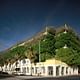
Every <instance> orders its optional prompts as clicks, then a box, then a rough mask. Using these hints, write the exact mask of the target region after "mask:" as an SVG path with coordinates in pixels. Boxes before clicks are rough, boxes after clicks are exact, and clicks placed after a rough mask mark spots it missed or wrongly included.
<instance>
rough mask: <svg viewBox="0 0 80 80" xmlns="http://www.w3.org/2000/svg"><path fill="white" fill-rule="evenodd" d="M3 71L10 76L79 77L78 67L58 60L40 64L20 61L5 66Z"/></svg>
mask: <svg viewBox="0 0 80 80" xmlns="http://www.w3.org/2000/svg"><path fill="white" fill-rule="evenodd" d="M16 63H17V64H16ZM2 71H3V72H8V73H9V74H13V73H15V74H18V75H21V74H23V75H33V76H66V75H78V67H71V66H68V65H67V64H66V63H64V62H61V61H59V60H56V59H49V60H46V61H45V62H38V63H31V62H30V60H29V59H23V60H20V61H19V60H18V61H17V62H15V63H13V64H12V65H9V64H8V65H7V66H6V65H4V66H3V67H2Z"/></svg>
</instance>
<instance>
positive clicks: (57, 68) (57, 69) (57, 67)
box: [56, 66, 60, 76]
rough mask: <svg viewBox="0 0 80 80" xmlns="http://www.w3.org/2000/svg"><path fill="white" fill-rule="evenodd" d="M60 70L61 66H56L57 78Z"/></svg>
mask: <svg viewBox="0 0 80 80" xmlns="http://www.w3.org/2000/svg"><path fill="white" fill-rule="evenodd" d="M59 68H60V66H56V76H59Z"/></svg>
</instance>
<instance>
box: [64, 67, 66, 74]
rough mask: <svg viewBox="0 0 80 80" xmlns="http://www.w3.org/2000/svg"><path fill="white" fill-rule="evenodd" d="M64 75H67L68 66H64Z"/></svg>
mask: <svg viewBox="0 0 80 80" xmlns="http://www.w3.org/2000/svg"><path fill="white" fill-rule="evenodd" d="M64 75H66V67H64Z"/></svg>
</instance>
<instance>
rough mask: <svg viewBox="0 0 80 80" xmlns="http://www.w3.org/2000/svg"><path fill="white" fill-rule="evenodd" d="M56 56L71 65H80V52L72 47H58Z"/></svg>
mask: <svg viewBox="0 0 80 80" xmlns="http://www.w3.org/2000/svg"><path fill="white" fill-rule="evenodd" d="M55 58H56V59H58V60H61V61H63V62H65V63H67V64H68V65H71V66H73V65H74V66H78V65H80V60H79V59H80V54H79V53H77V51H74V50H73V49H72V48H65V49H64V48H60V49H58V50H57V52H56V55H55Z"/></svg>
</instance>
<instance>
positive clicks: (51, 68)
mask: <svg viewBox="0 0 80 80" xmlns="http://www.w3.org/2000/svg"><path fill="white" fill-rule="evenodd" d="M48 75H53V66H48Z"/></svg>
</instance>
